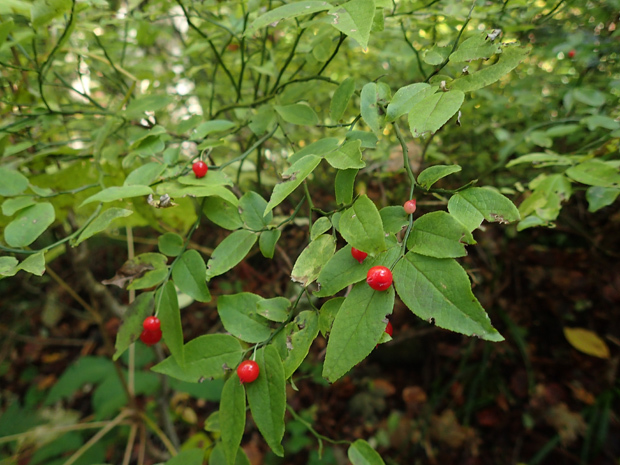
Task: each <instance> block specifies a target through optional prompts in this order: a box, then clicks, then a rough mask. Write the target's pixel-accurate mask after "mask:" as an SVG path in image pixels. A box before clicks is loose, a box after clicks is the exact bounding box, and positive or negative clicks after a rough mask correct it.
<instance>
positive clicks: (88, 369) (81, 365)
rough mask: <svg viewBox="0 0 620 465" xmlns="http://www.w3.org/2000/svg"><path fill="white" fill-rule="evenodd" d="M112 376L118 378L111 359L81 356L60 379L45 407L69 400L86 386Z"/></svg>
mask: <svg viewBox="0 0 620 465" xmlns="http://www.w3.org/2000/svg"><path fill="white" fill-rule="evenodd" d="M110 376H112V377H116V371H115V370H114V364H113V363H112V361H111V360H110V359H108V358H104V357H94V356H91V355H84V356H81V357H80V358H79V359H78V360H77V362H75V363H73V364H72V365H71V366H70V367H69V368H67V369H66V370H65V371H64V373H63V374H62V376H60V378H58V381H56V384H54V385H53V386H52V388H51V389H50V391H49V393H48V394H47V397H46V398H45V402H44V405H52V404H55V403H56V402H58V401H59V400H62V399H68V398H69V397H71V396H72V395H73V394H75V393H76V392H77V391H78V390H79V389H81V388H82V386H84V385H85V384H98V383H100V382H102V381H103V380H105V379H106V378H108V377H110Z"/></svg>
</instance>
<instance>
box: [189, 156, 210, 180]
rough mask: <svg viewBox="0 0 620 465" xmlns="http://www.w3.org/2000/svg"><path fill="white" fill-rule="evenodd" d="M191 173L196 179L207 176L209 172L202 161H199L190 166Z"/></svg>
mask: <svg viewBox="0 0 620 465" xmlns="http://www.w3.org/2000/svg"><path fill="white" fill-rule="evenodd" d="M192 171H193V172H194V174H195V175H196V177H197V178H204V177H205V175H206V174H207V171H209V167H208V166H207V164H206V163H205V162H204V161H202V160H200V161H197V162H195V163H194V164H193V165H192Z"/></svg>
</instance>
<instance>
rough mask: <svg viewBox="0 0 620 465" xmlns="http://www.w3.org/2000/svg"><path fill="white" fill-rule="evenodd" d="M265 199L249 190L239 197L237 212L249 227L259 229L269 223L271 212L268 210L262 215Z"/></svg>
mask: <svg viewBox="0 0 620 465" xmlns="http://www.w3.org/2000/svg"><path fill="white" fill-rule="evenodd" d="M265 207H267V201H266V200H265V199H263V198H262V197H261V195H260V194H258V193H256V192H254V191H249V192H246V193H245V194H244V195H243V197H241V198H240V199H239V213H240V214H241V219H242V220H243V222H244V223H245V224H246V226H247V227H248V228H249V229H252V230H254V231H260V230H261V229H264V228H265V227H267V226H268V225H269V223H271V220H272V219H273V214H272V213H271V212H269V213H268V214H267V215H265V216H263V213H264V212H265Z"/></svg>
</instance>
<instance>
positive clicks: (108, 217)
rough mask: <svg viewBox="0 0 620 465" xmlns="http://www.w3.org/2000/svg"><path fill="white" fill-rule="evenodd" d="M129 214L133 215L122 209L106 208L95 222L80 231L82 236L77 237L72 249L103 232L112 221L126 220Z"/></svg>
mask: <svg viewBox="0 0 620 465" xmlns="http://www.w3.org/2000/svg"><path fill="white" fill-rule="evenodd" d="M131 214H133V211H132V210H126V209H124V208H116V207H112V208H108V209H107V210H105V211H104V212H102V213H100V214H99V216H98V217H97V218H95V220H94V221H93V222H92V223H90V224H89V225H88V226H87V227H86V229H84V231H82V234H80V235H79V237H78V238H77V240H76V241H75V243H73V244H72V245H73V246H74V247H75V246H77V245H78V244H80V243H81V242H83V241H85V240H86V239H88V238H90V237H92V236H94V235H95V234H98V233H100V232H101V231H105V230H106V229H107V228H108V226H110V224H111V223H112V222H113V221H114V220H116V219H118V218H126V217H128V216H129V215H131Z"/></svg>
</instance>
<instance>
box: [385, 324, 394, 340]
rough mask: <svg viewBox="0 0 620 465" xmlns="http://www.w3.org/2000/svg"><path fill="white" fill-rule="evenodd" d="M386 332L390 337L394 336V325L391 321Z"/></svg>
mask: <svg viewBox="0 0 620 465" xmlns="http://www.w3.org/2000/svg"><path fill="white" fill-rule="evenodd" d="M385 332H386V333H388V336H390V337H392V334H394V328H392V323H391V322H390V321H388V324H387V326H386V327H385Z"/></svg>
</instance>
